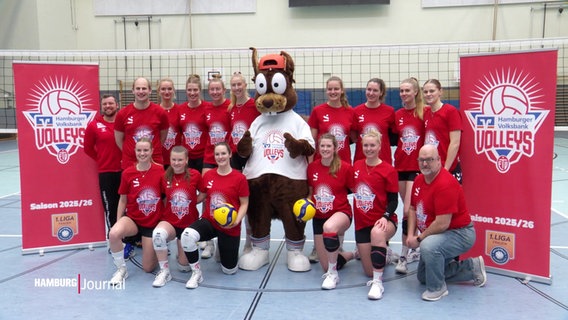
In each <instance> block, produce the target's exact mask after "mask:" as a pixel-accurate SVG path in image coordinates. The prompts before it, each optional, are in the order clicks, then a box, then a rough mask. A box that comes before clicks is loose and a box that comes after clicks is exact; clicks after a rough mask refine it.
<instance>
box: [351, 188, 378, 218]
mask: <svg viewBox="0 0 568 320" xmlns="http://www.w3.org/2000/svg"><path fill="white" fill-rule="evenodd" d="M354 196H355V206H357V208H359V209H361V211H363V212H365V213H367V212H368V211H369V210H371V209H372V208H373V201H375V194H374V193H373V190H371V188H369V186H368V185H366V184H364V183H362V184H360V185H359V186H358V187H357V192H356V193H355V195H354Z"/></svg>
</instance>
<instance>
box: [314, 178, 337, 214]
mask: <svg viewBox="0 0 568 320" xmlns="http://www.w3.org/2000/svg"><path fill="white" fill-rule="evenodd" d="M314 199H316V209H318V210H319V211H320V212H321V213H324V214H326V213H328V212H330V211H331V210H333V201H334V200H335V196H334V195H333V193H332V192H331V188H330V187H329V186H326V185H324V186H320V187H319V188H318V190H316V193H315V194H314Z"/></svg>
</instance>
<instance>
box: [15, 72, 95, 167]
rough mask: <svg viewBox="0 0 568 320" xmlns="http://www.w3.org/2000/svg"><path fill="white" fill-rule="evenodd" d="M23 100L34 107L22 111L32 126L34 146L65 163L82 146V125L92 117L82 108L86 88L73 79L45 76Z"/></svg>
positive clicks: (90, 112)
mask: <svg viewBox="0 0 568 320" xmlns="http://www.w3.org/2000/svg"><path fill="white" fill-rule="evenodd" d="M27 100H28V101H29V104H30V106H32V107H34V108H35V110H33V109H32V110H33V111H24V112H23V113H24V115H25V117H26V119H27V120H28V122H29V123H30V125H31V126H32V128H33V129H34V134H35V142H36V147H37V149H38V150H41V149H46V150H47V151H48V152H49V154H51V155H53V156H55V158H56V159H57V161H58V162H59V163H61V164H65V163H67V162H68V161H69V159H70V158H71V156H72V155H74V154H75V153H77V150H78V149H79V148H80V147H83V137H84V135H85V128H86V127H87V124H88V123H89V121H90V120H91V119H92V118H93V117H94V116H95V112H94V111H88V110H86V108H85V107H86V106H90V105H91V104H90V101H91V98H90V97H89V94H88V93H87V92H86V89H85V88H84V87H83V86H82V85H80V84H79V83H77V82H76V81H75V80H73V79H68V78H66V79H63V77H61V78H49V79H44V80H43V81H42V82H39V83H37V84H36V85H35V88H34V89H32V90H31V93H30V97H29V98H28V99H27Z"/></svg>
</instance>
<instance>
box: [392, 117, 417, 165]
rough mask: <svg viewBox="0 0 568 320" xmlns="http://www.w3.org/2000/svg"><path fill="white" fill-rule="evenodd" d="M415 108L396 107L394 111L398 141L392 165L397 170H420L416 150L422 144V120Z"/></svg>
mask: <svg viewBox="0 0 568 320" xmlns="http://www.w3.org/2000/svg"><path fill="white" fill-rule="evenodd" d="M414 112H415V110H414V109H413V110H407V109H404V108H402V109H398V110H397V111H396V112H395V131H394V132H395V133H397V134H398V142H397V146H396V150H395V152H394V167H395V168H396V169H397V170H398V171H420V168H419V167H418V161H417V160H418V152H419V151H420V148H422V146H423V145H424V121H423V120H420V118H418V116H416V115H415V114H414Z"/></svg>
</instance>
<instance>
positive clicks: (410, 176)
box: [398, 171, 420, 181]
mask: <svg viewBox="0 0 568 320" xmlns="http://www.w3.org/2000/svg"><path fill="white" fill-rule="evenodd" d="M419 174H420V171H399V172H398V181H414V179H416V177H417V176H418V175H419Z"/></svg>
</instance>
